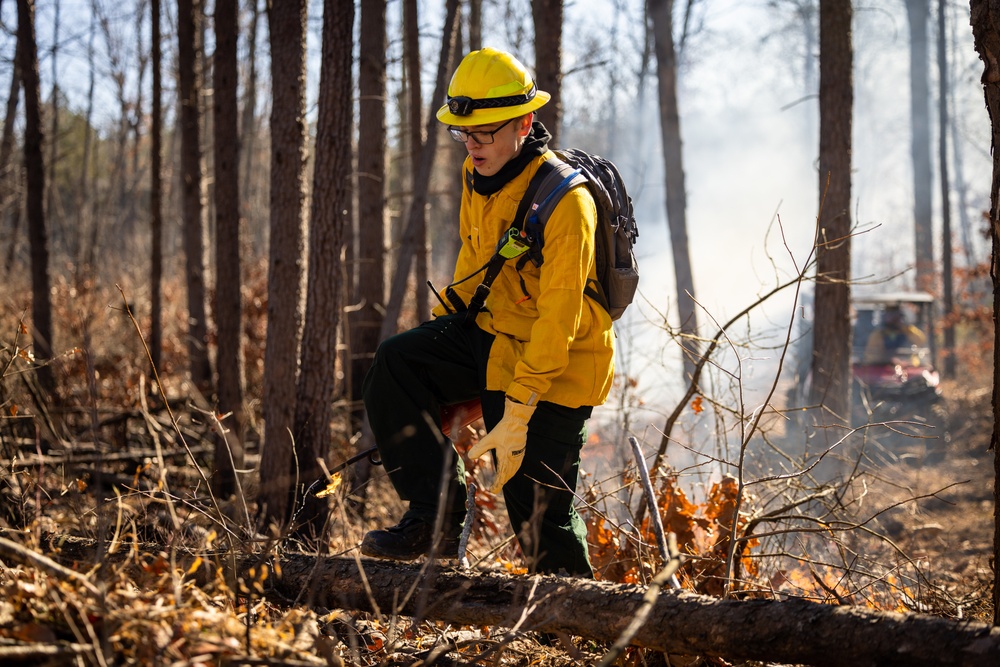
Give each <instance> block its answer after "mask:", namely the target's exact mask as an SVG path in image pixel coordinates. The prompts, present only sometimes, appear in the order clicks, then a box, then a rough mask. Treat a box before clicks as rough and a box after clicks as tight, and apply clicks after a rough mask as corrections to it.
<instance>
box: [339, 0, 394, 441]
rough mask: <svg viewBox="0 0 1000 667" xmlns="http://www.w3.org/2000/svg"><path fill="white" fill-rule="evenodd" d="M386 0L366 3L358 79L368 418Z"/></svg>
mask: <svg viewBox="0 0 1000 667" xmlns="http://www.w3.org/2000/svg"><path fill="white" fill-rule="evenodd" d="M387 50H388V44H387V39H386V0H362V2H361V44H360V54H361V55H360V63H359V67H358V72H359V79H358V90H359V102H358V105H359V109H360V119H359V121H358V145H359V146H362V147H363V148H362V149H361V150H359V151H358V226H357V227H358V254H357V283H356V284H357V289H356V296H355V299H354V301H355V303H356V304H357V306H356V308H355V310H354V311H353V312H352V313H351V315H350V320H351V337H350V354H351V368H350V376H349V383H348V384H349V387H348V392H349V395H350V397H351V400H352V401H353V402H354V403H355V405H358V406H359V409H358V411H357V413H356V414H355V417H356V419H357V423H358V424H359V425H360V423H361V420H362V419H363V418H364V414H363V410H362V409H361V408H360V405H361V383H362V381H363V380H364V377H365V375H366V374H367V373H368V369H369V368H370V367H371V363H372V360H373V359H374V358H375V350H376V348H378V343H379V332H380V331H381V329H382V308H383V307H384V304H385V230H386V215H385V213H386V211H385V184H386V129H385V111H386V102H385V96H386V52H387Z"/></svg>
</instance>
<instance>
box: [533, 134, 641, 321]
mask: <svg viewBox="0 0 1000 667" xmlns="http://www.w3.org/2000/svg"><path fill="white" fill-rule="evenodd" d="M554 152H555V154H556V158H555V159H550V160H547V161H546V162H545V163H544V164H542V165H541V167H539V169H538V172H537V173H536V174H535V175H534V177H532V179H531V182H530V183H529V184H528V189H527V191H526V192H525V194H524V197H523V199H522V200H521V204H520V206H519V207H518V211H517V215H516V216H515V217H514V224H515V226H517V225H518V224H519V222H520V221H523V222H520V224H522V225H523V227H522V229H523V230H524V232H525V233H526V235H527V238H528V240H529V241H530V242H531V249H530V250H529V251H528V253H527V255H528V257H529V258H530V259H531V260H532V261H534V262H535V264H536V265H541V262H542V261H543V260H544V257H543V254H542V250H543V248H544V245H545V236H544V228H545V222H546V221H547V220H548V218H549V215H551V213H552V211H553V209H555V207H556V204H558V203H559V200H560V199H561V198H562V196H563V194H565V193H566V191H568V190H569V189H570V188H572V187H574V186H576V185H580V184H585V185H586V186H587V188H588V189H589V190H590V193H591V195H592V196H593V198H594V203H595V204H596V206H597V229H596V232H595V233H596V237H595V245H596V249H595V254H596V263H597V282H596V283H593V281H590V282H588V284H587V286H586V288H584V292H585V293H586V294H587V295H588V296H590V297H591V298H592V299H594V300H595V301H597V302H598V303H599V304H601V306H603V307H604V309H605V310H606V311H608V314H610V315H611V319H612V320H617V319H619V318H620V317H621V316H622V314H623V313H624V312H625V309H626V308H628V306H629V304H631V303H632V300H633V299H634V297H635V292H636V289H637V288H638V287H639V267H638V264H637V263H636V259H635V251H634V245H635V241H636V239H637V238H638V236H639V228H638V226H637V225H636V222H635V216H634V214H633V209H632V198H631V197H630V196H629V194H628V192H627V191H626V189H625V181H624V180H623V179H622V176H621V174H620V173H619V171H618V168H617V167H615V165H614V163H612V162H611V161H610V160H607V159H605V158H603V157H601V156H599V155H592V154H590V153H587V152H586V151H583V150H580V149H578V148H567V149H563V150H557V151H554ZM523 261H524V260H522V262H523Z"/></svg>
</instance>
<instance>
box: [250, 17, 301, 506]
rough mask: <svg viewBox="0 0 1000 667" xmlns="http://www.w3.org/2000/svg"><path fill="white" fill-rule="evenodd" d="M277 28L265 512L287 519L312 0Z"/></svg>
mask: <svg viewBox="0 0 1000 667" xmlns="http://www.w3.org/2000/svg"><path fill="white" fill-rule="evenodd" d="M268 22H269V24H270V27H271V33H270V34H271V80H272V82H273V92H272V95H273V99H272V102H271V195H270V196H271V224H270V250H269V266H268V276H267V343H266V348H265V354H264V392H263V393H264V396H263V403H264V404H263V413H264V448H263V452H262V454H261V460H260V477H261V485H260V495H259V498H260V506H261V519H262V521H263V523H264V525H265V526H266V525H267V524H268V523H272V522H273V523H277V524H278V525H280V526H283V525H285V524H286V523H287V522H288V520H289V518H290V517H291V512H292V494H293V492H294V480H295V478H296V461H295V459H294V456H293V454H294V451H293V446H292V439H293V431H292V427H293V426H294V419H295V381H296V375H297V370H298V358H299V337H300V335H301V328H302V309H301V308H300V306H299V300H300V299H301V297H302V291H303V286H302V276H303V275H304V274H303V266H302V263H303V260H304V259H305V258H304V253H303V236H304V227H303V225H304V223H305V217H304V216H305V208H304V207H305V196H306V187H305V185H306V183H305V164H306V118H305V93H306V60H305V58H306V52H305V39H306V0H274V2H272V3H271V5H270V6H269V10H268Z"/></svg>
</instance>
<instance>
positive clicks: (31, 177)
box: [17, 0, 55, 394]
mask: <svg viewBox="0 0 1000 667" xmlns="http://www.w3.org/2000/svg"><path fill="white" fill-rule="evenodd" d="M17 41H18V44H19V45H20V48H19V49H18V53H19V54H20V57H21V84H22V85H23V86H24V118H25V123H24V167H25V171H26V174H27V193H26V196H27V213H28V243H29V245H30V247H31V325H32V345H33V348H34V354H35V359H36V361H39V362H41V365H40V366H38V382H39V385H40V386H41V388H42V390H43V391H45V392H46V393H47V394H53V393H54V392H55V377H54V376H53V374H52V367H51V366H49V365H48V364H47V363H45V362H47V361H48V360H49V359H51V358H52V304H51V301H50V297H49V241H48V235H47V233H46V229H45V207H44V202H43V200H44V197H45V158H44V157H43V156H42V142H43V140H44V139H43V134H44V133H43V131H42V109H41V107H42V104H41V98H40V92H39V83H38V45H37V42H36V41H35V2H34V0H17Z"/></svg>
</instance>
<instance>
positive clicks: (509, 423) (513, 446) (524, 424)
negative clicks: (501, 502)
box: [469, 398, 535, 493]
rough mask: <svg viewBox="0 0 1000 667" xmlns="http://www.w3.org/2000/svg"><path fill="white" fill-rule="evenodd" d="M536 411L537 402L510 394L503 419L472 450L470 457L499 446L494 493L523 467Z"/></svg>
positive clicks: (492, 487)
mask: <svg viewBox="0 0 1000 667" xmlns="http://www.w3.org/2000/svg"><path fill="white" fill-rule="evenodd" d="M534 412H535V406H534V405H524V404H523V403H518V402H516V401H512V400H510V399H509V398H508V399H507V400H506V401H505V405H504V411H503V419H501V420H500V422H499V423H498V424H497V425H496V426H494V427H493V430H492V431H490V432H489V433H487V434H486V435H485V436H483V439H482V440H480V441H479V442H477V443H476V445H475V446H474V447H473V448H472V449H470V450H469V458H473V459H478V458H479V457H480V456H482V455H483V454H485V453H486V452H488V451H490V450H491V449H493V450H496V457H497V475H496V478H494V480H493V486H491V487H490V491H492V492H493V493H500V490H501V489H502V488H503V485H504V484H506V483H507V482H508V481H509V480H510V478H511V477H513V476H514V474H515V473H516V472H517V469H518V468H520V467H521V462H522V461H524V448H525V443H526V442H527V439H528V421H529V420H530V419H531V415H532V414H534Z"/></svg>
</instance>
